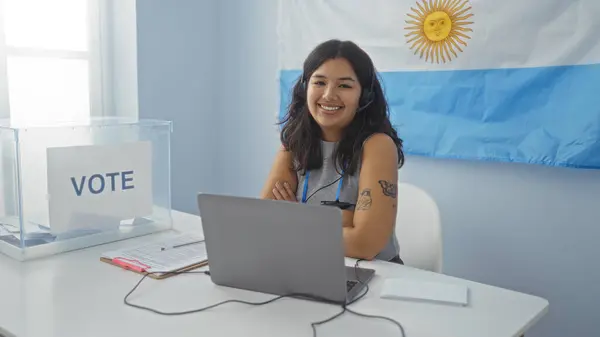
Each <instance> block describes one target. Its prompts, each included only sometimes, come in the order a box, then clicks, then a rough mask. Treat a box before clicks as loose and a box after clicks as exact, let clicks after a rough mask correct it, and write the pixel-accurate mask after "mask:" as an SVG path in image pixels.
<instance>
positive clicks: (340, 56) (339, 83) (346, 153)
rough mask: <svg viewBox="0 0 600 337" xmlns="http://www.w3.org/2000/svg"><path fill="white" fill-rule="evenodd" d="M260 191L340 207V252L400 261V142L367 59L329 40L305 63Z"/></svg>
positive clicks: (347, 44)
mask: <svg viewBox="0 0 600 337" xmlns="http://www.w3.org/2000/svg"><path fill="white" fill-rule="evenodd" d="M303 68H304V69H303V74H302V76H301V78H300V79H299V81H298V83H296V85H295V86H294V88H293V93H292V94H293V97H292V101H291V104H290V105H289V108H288V111H287V115H286V117H285V119H284V120H283V121H282V124H283V125H284V126H283V128H282V130H281V142H282V148H281V150H280V151H279V152H278V153H277V155H276V158H275V162H274V164H273V167H272V169H271V172H270V174H269V176H268V178H267V181H266V183H265V185H264V188H263V191H262V193H261V197H262V198H265V199H277V200H287V201H292V202H303V203H309V204H325V205H330V206H334V207H340V208H341V209H342V213H343V233H344V247H345V254H346V256H348V257H353V258H362V259H368V260H371V259H381V260H387V261H393V262H398V263H402V260H401V259H400V257H399V247H398V241H397V239H396V236H395V232H394V228H395V222H396V205H397V204H396V197H397V180H398V169H399V168H400V167H402V165H403V163H404V155H403V152H402V140H401V139H400V138H398V135H397V134H396V131H395V130H394V129H393V127H392V125H391V123H390V120H389V117H388V105H387V102H386V100H385V97H384V94H383V91H382V89H381V85H380V83H379V80H378V78H377V73H376V70H375V67H374V66H373V62H372V61H371V59H370V58H369V56H368V55H367V54H366V53H365V52H364V51H363V50H362V49H361V48H359V47H358V46H357V45H356V44H354V43H352V42H350V41H339V40H330V41H326V42H324V43H322V44H320V45H318V46H317V47H316V48H315V49H314V50H313V51H312V52H311V53H310V54H309V55H308V57H307V59H306V60H305V62H304V67H303Z"/></svg>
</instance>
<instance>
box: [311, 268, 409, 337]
mask: <svg viewBox="0 0 600 337" xmlns="http://www.w3.org/2000/svg"><path fill="white" fill-rule="evenodd" d="M361 261H365V259H358V260H356V263H355V264H354V276H355V277H356V280H357V281H358V282H359V283H360V284H362V285H364V286H365V292H364V293H362V294H361V295H360V296H358V297H356V298H355V299H354V300H352V301H350V303H348V304H344V305H342V311H340V312H338V313H337V314H335V315H333V316H331V317H329V318H327V319H325V320H322V321H319V322H315V323H311V327H312V329H313V337H317V328H316V327H317V325H321V324H325V323H328V322H331V321H333V320H334V319H336V318H338V317H340V316H342V315H343V314H344V313H345V312H346V311H347V312H349V313H351V314H353V315H356V316H361V317H366V318H378V319H383V320H386V321H389V322H392V323H394V324H396V326H397V327H398V328H399V329H400V332H401V333H402V337H406V334H405V332H404V328H403V327H402V324H400V323H399V322H398V321H396V320H394V319H392V318H389V317H385V316H377V315H368V314H363V313H360V312H356V311H354V310H351V309H349V308H348V306H349V305H351V304H352V303H354V302H356V301H358V300H360V299H361V298H363V297H364V296H365V295H366V294H367V293H368V292H369V285H368V284H367V283H364V282H363V281H362V280H361V279H360V278H359V277H358V264H359V262H361Z"/></svg>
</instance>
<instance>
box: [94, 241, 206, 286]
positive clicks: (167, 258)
mask: <svg viewBox="0 0 600 337" xmlns="http://www.w3.org/2000/svg"><path fill="white" fill-rule="evenodd" d="M100 261H102V262H105V263H108V264H110V265H113V266H115V267H118V268H121V269H124V270H129V271H132V272H134V273H137V274H140V275H147V276H148V277H150V278H153V279H156V280H161V279H165V278H169V277H171V276H175V275H178V274H181V273H184V272H187V271H191V270H194V269H197V268H200V267H203V266H206V265H208V257H207V254H206V247H205V243H204V238H203V237H202V235H200V234H198V233H194V232H191V233H183V234H180V235H177V236H175V237H171V238H168V239H163V240H161V241H154V242H149V243H144V244H141V245H137V246H134V247H127V248H124V249H117V250H111V251H108V252H104V253H102V255H101V256H100Z"/></svg>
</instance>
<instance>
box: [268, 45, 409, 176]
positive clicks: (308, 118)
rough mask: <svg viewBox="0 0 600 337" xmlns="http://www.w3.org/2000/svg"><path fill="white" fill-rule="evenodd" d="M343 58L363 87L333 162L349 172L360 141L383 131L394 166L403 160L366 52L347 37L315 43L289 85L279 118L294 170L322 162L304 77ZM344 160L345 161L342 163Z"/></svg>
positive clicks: (318, 132)
mask: <svg viewBox="0 0 600 337" xmlns="http://www.w3.org/2000/svg"><path fill="white" fill-rule="evenodd" d="M334 58H345V59H346V60H348V62H350V64H351V65H352V68H353V69H354V72H355V73H356V75H357V76H358V81H359V82H360V85H361V87H362V88H363V91H362V95H361V98H360V100H359V102H362V103H366V102H365V101H367V102H369V104H364V105H361V106H359V108H358V110H357V113H356V115H355V116H354V119H353V120H352V122H350V124H349V125H348V126H347V127H346V128H345V129H344V131H343V133H342V137H341V139H340V141H339V143H338V146H337V148H336V150H335V152H334V153H333V157H334V158H335V164H336V165H335V166H336V167H338V168H342V169H343V170H344V175H353V174H354V173H355V172H356V170H357V167H358V165H359V159H360V154H361V152H362V145H363V142H364V141H365V140H366V139H367V138H368V137H369V136H371V135H372V134H374V133H385V134H387V135H389V136H390V137H391V138H392V139H393V140H394V143H396V147H397V148H398V168H400V167H402V165H403V164H404V153H403V151H402V140H401V139H400V138H399V137H398V134H397V132H396V130H395V129H394V128H393V127H392V124H391V122H390V119H389V111H388V104H387V101H386V100H385V97H384V94H383V90H382V88H381V84H380V82H379V79H378V78H377V71H376V70H375V67H374V65H373V62H372V61H371V58H370V57H369V55H368V54H367V53H366V52H364V51H363V50H362V49H361V48H360V47H358V46H357V45H356V44H355V43H353V42H351V41H340V40H329V41H325V42H323V43H321V44H319V45H318V46H317V47H316V48H315V49H314V50H313V51H312V52H311V53H310V54H309V55H308V57H307V58H306V60H305V61H304V66H303V74H302V76H301V77H300V78H299V80H298V82H297V83H296V84H295V85H294V88H293V89H292V100H291V102H290V104H289V106H288V109H287V113H286V115H285V117H284V118H283V119H282V120H281V121H280V122H279V124H282V125H283V127H282V129H281V134H280V138H281V143H282V144H283V146H284V147H285V149H286V150H287V151H290V152H291V153H292V155H293V158H294V167H293V168H292V169H293V170H295V171H299V172H302V173H305V172H306V171H307V170H315V169H319V168H321V166H322V165H323V154H322V152H321V139H322V138H321V137H322V133H321V128H320V127H319V125H318V124H317V122H316V121H315V120H314V118H313V117H312V115H311V114H310V112H309V111H308V107H307V102H306V97H307V96H306V91H307V85H306V83H307V82H308V79H309V78H310V77H311V76H312V73H313V72H314V71H315V70H316V69H317V68H319V67H320V66H321V65H322V64H323V63H324V62H325V61H327V60H330V59H334ZM364 89H369V90H371V92H372V93H371V95H372V96H371V97H370V99H368V100H367V99H366V97H363V96H364V95H365V90H364ZM343 163H345V164H343Z"/></svg>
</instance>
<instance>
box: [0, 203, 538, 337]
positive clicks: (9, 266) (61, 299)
mask: <svg viewBox="0 0 600 337" xmlns="http://www.w3.org/2000/svg"><path fill="white" fill-rule="evenodd" d="M174 217H175V228H178V229H180V230H184V231H185V230H188V229H190V228H194V229H198V228H200V227H201V222H200V219H199V218H198V217H196V216H193V215H189V214H183V213H179V212H175V214H174ZM166 235H173V233H160V234H155V235H150V236H146V237H141V238H135V239H131V240H126V241H122V242H116V243H111V244H107V245H101V246H97V247H92V248H88V249H85V250H80V251H74V252H69V253H64V254H61V255H57V256H53V257H49V258H45V259H41V260H34V261H29V262H25V263H19V262H17V261H14V260H12V259H9V258H8V257H6V256H4V255H0V335H2V334H5V335H6V336H10V337H12V336H17V337H96V336H98V337H100V336H111V337H113V336H114V337H116V336H144V337H155V336H156V337H158V336H161V337H162V336H178V337H185V336H190V337H191V336H194V337H196V336H289V337H294V336H302V337H310V336H312V331H311V327H310V323H311V322H314V321H319V320H322V319H325V318H328V317H330V316H331V315H333V314H335V313H336V312H338V311H339V310H340V309H339V307H336V306H333V305H330V304H322V303H317V302H312V301H305V300H297V299H289V298H284V299H280V300H278V301H276V302H273V303H271V304H267V305H264V306H260V307H255V306H247V305H243V304H236V303H234V304H226V305H224V306H220V307H217V308H214V309H211V310H209V311H205V312H201V313H195V314H191V315H186V316H159V315H157V314H153V313H150V312H147V311H142V310H139V309H135V308H132V307H128V306H125V305H124V304H123V297H124V296H125V294H126V293H127V292H129V290H131V288H132V287H133V286H134V285H135V283H136V282H137V281H138V280H139V279H140V276H139V275H136V274H135V273H132V272H130V271H125V270H121V269H119V268H117V267H114V266H111V265H108V264H106V263H102V262H100V261H99V256H100V253H101V252H103V251H106V250H109V249H113V248H116V247H124V246H128V245H131V244H135V243H141V242H144V241H147V240H151V239H153V238H157V237H160V236H166ZM347 264H348V265H353V260H351V259H348V260H347ZM361 266H368V267H372V268H375V269H376V270H377V276H376V277H375V278H374V279H373V281H372V283H371V284H370V286H371V290H370V292H369V294H367V296H366V297H364V298H363V299H362V300H361V301H359V302H357V303H355V304H353V305H352V309H354V310H355V311H358V312H361V313H366V314H379V315H385V316H389V317H392V318H394V319H396V320H398V321H399V322H400V323H401V324H402V325H403V326H404V328H405V332H406V335H407V337H481V336H487V337H511V336H518V335H520V334H521V333H523V332H524V331H526V330H527V329H528V328H529V327H530V326H532V325H533V324H535V322H536V321H537V320H538V319H539V318H540V317H541V316H542V315H543V314H544V313H545V312H546V311H547V308H548V302H547V301H546V300H544V299H542V298H538V297H535V296H530V295H526V294H522V293H518V292H514V291H509V290H504V289H500V288H496V287H491V286H487V285H483V284H478V283H474V282H470V281H466V280H461V279H456V278H452V277H448V276H444V275H439V274H435V273H430V272H426V271H421V270H417V269H413V268H410V267H406V266H401V265H396V264H391V263H386V262H361ZM385 276H396V277H405V278H410V279H419V280H433V281H443V282H456V283H462V284H467V285H468V286H469V287H470V295H471V298H470V302H471V303H470V305H469V306H468V307H455V306H450V305H442V304H427V303H417V302H408V301H394V300H387V299H381V298H379V295H378V294H379V289H380V286H381V283H382V277H385ZM271 297H272V295H266V294H259V293H253V292H248V291H243V290H238V289H231V288H227V287H219V286H216V285H214V284H213V283H212V282H211V280H210V277H208V276H206V275H204V274H186V275H178V276H175V277H172V278H169V279H165V280H159V281H157V280H153V279H150V278H147V279H146V280H145V281H144V283H142V285H141V286H140V288H138V291H137V292H136V293H134V294H133V296H132V297H131V300H132V301H133V302H134V303H137V304H143V305H146V306H151V307H153V308H156V309H160V310H164V311H181V310H187V309H194V308H200V307H203V306H207V305H210V304H213V303H216V302H220V301H223V300H226V299H243V300H248V301H261V300H265V299H268V298H271ZM317 331H318V336H319V337H326V336H361V337H364V336H382V337H383V336H399V331H398V328H397V327H396V326H395V325H393V324H392V323H389V322H387V321H383V320H373V319H367V318H361V317H356V316H354V315H351V314H349V313H346V314H344V315H343V316H341V317H340V318H338V319H336V320H334V321H333V322H330V323H327V324H325V325H323V326H321V327H319V328H318V330H317Z"/></svg>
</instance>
